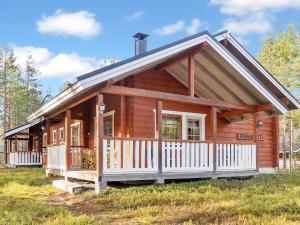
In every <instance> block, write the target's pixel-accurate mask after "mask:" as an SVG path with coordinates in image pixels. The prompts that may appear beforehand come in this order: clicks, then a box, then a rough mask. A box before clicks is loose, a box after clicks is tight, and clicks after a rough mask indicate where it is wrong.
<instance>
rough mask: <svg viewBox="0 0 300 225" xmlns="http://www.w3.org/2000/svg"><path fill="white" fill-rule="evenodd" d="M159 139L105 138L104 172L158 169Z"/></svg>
mask: <svg viewBox="0 0 300 225" xmlns="http://www.w3.org/2000/svg"><path fill="white" fill-rule="evenodd" d="M157 153H158V141H157V140H155V139H127V138H126V139H125V138H112V139H104V140H103V161H104V163H103V172H104V174H124V173H149V172H150V173H151V172H157V171H158V164H157V162H158V160H157V157H158V154H157Z"/></svg>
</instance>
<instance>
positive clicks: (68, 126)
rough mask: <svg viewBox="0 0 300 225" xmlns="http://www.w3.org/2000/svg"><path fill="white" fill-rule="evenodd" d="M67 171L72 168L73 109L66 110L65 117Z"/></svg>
mask: <svg viewBox="0 0 300 225" xmlns="http://www.w3.org/2000/svg"><path fill="white" fill-rule="evenodd" d="M65 143H66V171H69V170H70V168H71V110H70V109H68V110H67V111H66V117H65Z"/></svg>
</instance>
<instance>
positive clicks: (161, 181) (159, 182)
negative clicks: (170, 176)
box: [154, 177, 165, 184]
mask: <svg viewBox="0 0 300 225" xmlns="http://www.w3.org/2000/svg"><path fill="white" fill-rule="evenodd" d="M154 183H156V184H164V183H165V179H164V178H162V177H159V178H157V179H156V180H155V181H154Z"/></svg>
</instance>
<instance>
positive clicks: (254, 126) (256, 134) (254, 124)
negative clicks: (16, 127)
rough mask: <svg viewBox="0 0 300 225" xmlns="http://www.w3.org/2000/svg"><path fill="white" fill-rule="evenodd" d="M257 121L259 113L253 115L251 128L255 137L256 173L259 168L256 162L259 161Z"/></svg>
mask: <svg viewBox="0 0 300 225" xmlns="http://www.w3.org/2000/svg"><path fill="white" fill-rule="evenodd" d="M258 121H259V113H258V112H257V113H254V114H253V128H254V136H255V144H256V171H257V172H258V171H259V167H258V161H259V139H258V136H259V133H258V127H257V125H258V124H257V123H258Z"/></svg>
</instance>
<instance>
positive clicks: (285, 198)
mask: <svg viewBox="0 0 300 225" xmlns="http://www.w3.org/2000/svg"><path fill="white" fill-rule="evenodd" d="M44 174H45V173H44V170H43V169H28V168H27V169H25V168H24V169H4V168H2V169H1V168H0V224H60V225H61V224H186V225H187V224H205V225H208V224H230V225H232V224H239V225H240V224H274V225H280V224H300V170H296V171H294V172H293V174H288V173H283V172H281V173H279V174H277V175H264V176H259V177H257V178H253V179H247V180H236V179H231V180H226V179H220V180H206V181H205V180H202V181H194V182H182V183H173V184H167V185H145V186H131V187H127V188H121V189H116V188H113V189H109V190H108V191H106V192H104V193H102V194H100V195H95V194H93V192H92V191H91V192H87V193H84V194H80V195H74V196H72V195H69V194H66V193H63V192H61V191H58V190H56V189H55V188H54V187H52V186H51V185H50V183H51V181H50V180H49V179H46V178H45V177H44Z"/></svg>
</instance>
